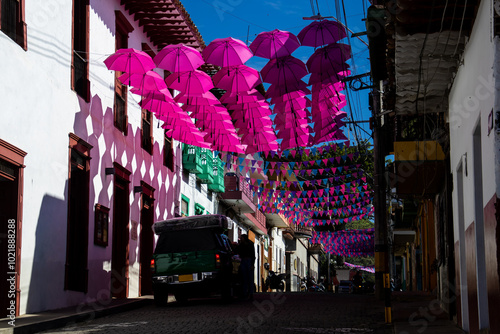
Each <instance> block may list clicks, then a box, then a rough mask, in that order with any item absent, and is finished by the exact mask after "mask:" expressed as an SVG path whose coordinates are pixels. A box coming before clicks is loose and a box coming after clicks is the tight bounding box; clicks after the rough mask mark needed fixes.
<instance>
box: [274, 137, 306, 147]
mask: <svg viewBox="0 0 500 334" xmlns="http://www.w3.org/2000/svg"><path fill="white" fill-rule="evenodd" d="M308 142H309V135H302V136H299V137H295V138H284V139H283V140H282V141H281V143H280V147H281V149H282V150H287V149H291V148H298V147H306V146H308Z"/></svg>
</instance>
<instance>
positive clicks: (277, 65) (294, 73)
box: [260, 56, 308, 85]
mask: <svg viewBox="0 0 500 334" xmlns="http://www.w3.org/2000/svg"><path fill="white" fill-rule="evenodd" d="M260 74H262V80H263V81H264V82H268V83H271V84H278V85H279V84H283V83H285V82H289V81H299V80H300V79H302V78H303V77H305V76H306V75H307V74H308V73H307V69H306V65H305V64H304V62H303V61H302V60H300V59H297V58H295V57H293V56H286V57H280V58H274V59H271V60H270V61H269V62H268V63H267V64H266V66H264V67H263V68H262V70H260Z"/></svg>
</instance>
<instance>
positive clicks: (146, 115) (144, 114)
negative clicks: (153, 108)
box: [141, 109, 154, 154]
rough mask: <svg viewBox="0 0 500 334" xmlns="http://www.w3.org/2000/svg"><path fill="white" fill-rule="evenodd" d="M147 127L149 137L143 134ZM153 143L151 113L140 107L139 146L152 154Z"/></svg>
mask: <svg viewBox="0 0 500 334" xmlns="http://www.w3.org/2000/svg"><path fill="white" fill-rule="evenodd" d="M147 127H149V137H147V135H146V134H145V133H146V132H147V131H146V128H147ZM153 145H154V138H153V113H152V112H150V111H148V110H146V109H141V147H142V148H143V149H144V150H145V151H146V152H148V153H149V154H153Z"/></svg>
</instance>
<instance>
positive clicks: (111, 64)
mask: <svg viewBox="0 0 500 334" xmlns="http://www.w3.org/2000/svg"><path fill="white" fill-rule="evenodd" d="M104 64H105V65H106V67H107V68H108V70H115V71H121V72H127V73H141V74H144V73H146V72H147V71H150V70H152V69H153V68H155V67H156V65H155V63H154V62H153V59H151V57H150V56H149V55H148V54H147V53H146V52H144V51H139V50H136V49H119V50H117V51H116V52H115V53H113V54H112V55H111V56H109V57H108V58H106V59H105V60H104Z"/></svg>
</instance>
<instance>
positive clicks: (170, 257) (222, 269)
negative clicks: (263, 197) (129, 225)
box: [151, 215, 238, 306]
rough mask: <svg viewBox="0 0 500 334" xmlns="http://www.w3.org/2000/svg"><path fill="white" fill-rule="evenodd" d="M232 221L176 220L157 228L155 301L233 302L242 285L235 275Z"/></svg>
mask: <svg viewBox="0 0 500 334" xmlns="http://www.w3.org/2000/svg"><path fill="white" fill-rule="evenodd" d="M227 228H228V220H227V218H226V217H225V216H223V215H201V216H192V217H180V218H172V219H168V220H164V221H159V222H156V223H155V224H154V225H153V229H154V231H155V233H156V234H157V235H158V241H157V243H156V247H155V251H154V254H153V258H152V259H151V270H152V279H153V293H154V300H155V304H156V305H157V306H164V305H166V303H167V299H168V295H169V294H173V295H174V296H175V299H176V300H177V301H178V302H183V301H186V300H187V299H188V298H193V297H206V296H212V295H221V296H222V297H223V298H226V299H231V298H232V297H233V295H234V292H235V291H236V288H237V285H238V279H237V275H235V274H234V273H233V265H232V256H233V250H232V249H231V242H230V240H229V238H228V237H227Z"/></svg>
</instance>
